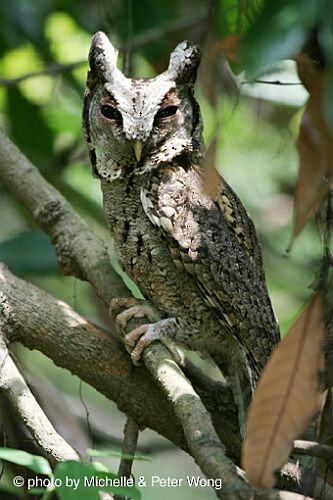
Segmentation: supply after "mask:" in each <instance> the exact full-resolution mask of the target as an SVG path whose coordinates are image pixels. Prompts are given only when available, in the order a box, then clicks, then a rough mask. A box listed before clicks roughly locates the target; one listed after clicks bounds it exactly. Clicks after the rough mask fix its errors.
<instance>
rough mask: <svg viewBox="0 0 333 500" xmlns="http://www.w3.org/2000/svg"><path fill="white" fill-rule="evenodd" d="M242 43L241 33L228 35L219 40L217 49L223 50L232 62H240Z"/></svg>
mask: <svg viewBox="0 0 333 500" xmlns="http://www.w3.org/2000/svg"><path fill="white" fill-rule="evenodd" d="M240 44H241V37H240V36H239V35H227V36H225V37H224V38H222V40H220V41H219V42H217V49H218V51H219V52H223V54H224V55H225V56H226V57H227V58H228V59H229V60H230V61H231V62H235V63H239V61H240Z"/></svg>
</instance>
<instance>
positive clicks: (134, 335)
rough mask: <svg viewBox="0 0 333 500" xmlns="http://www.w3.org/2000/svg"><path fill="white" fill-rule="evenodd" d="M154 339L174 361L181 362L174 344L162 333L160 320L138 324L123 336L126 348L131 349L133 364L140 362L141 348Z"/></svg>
mask: <svg viewBox="0 0 333 500" xmlns="http://www.w3.org/2000/svg"><path fill="white" fill-rule="evenodd" d="M165 321H168V320H165ZM155 340H159V341H160V342H161V343H162V344H163V345H164V346H165V347H166V348H167V349H168V350H169V351H170V353H171V354H172V356H173V357H174V359H175V362H176V363H177V364H181V362H182V360H181V356H180V354H179V352H178V350H177V348H176V345H175V344H174V342H173V341H172V340H171V339H170V338H167V337H166V336H165V335H164V333H163V330H162V325H161V324H160V322H157V323H153V324H147V325H141V326H138V327H137V328H135V329H134V330H132V331H131V332H130V333H128V334H127V335H126V336H125V337H124V341H125V346H126V349H127V350H128V349H131V358H132V362H133V364H134V365H136V366H138V365H139V364H140V363H139V361H140V359H141V355H142V352H143V350H144V349H145V348H146V347H148V346H149V345H150V344H151V343H152V342H154V341H155ZM135 342H136V344H135ZM134 345H135V347H134V349H133V346H134Z"/></svg>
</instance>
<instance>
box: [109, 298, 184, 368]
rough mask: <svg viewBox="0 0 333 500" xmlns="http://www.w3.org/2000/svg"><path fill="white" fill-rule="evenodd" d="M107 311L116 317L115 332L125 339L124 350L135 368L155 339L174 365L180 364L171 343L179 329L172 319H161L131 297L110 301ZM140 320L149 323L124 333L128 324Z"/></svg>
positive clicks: (154, 312)
mask: <svg viewBox="0 0 333 500" xmlns="http://www.w3.org/2000/svg"><path fill="white" fill-rule="evenodd" d="M110 311H111V313H112V315H113V316H114V317H115V318H116V326H117V330H118V331H119V333H120V334H121V335H122V336H123V338H124V344H125V348H126V350H127V351H128V352H129V353H130V355H131V358H132V362H133V364H134V365H136V366H138V365H139V364H140V358H141V354H142V351H143V350H144V349H145V348H146V347H147V346H149V345H150V344H151V343H152V342H154V341H155V340H159V341H160V342H162V344H163V345H164V346H165V347H166V348H167V349H168V350H169V351H170V353H171V354H172V355H173V357H174V358H175V361H176V363H178V364H181V356H180V354H179V352H178V349H177V348H176V345H175V344H174V342H173V340H172V339H173V338H174V336H175V332H176V331H177V326H178V325H177V320H176V319H175V318H168V319H164V320H161V319H160V316H159V314H158V312H157V311H156V310H155V309H154V308H153V307H152V306H150V305H149V304H148V303H147V302H146V301H144V300H139V299H135V298H133V297H126V298H118V299H113V300H112V301H111V305H110ZM141 318H147V319H148V321H149V322H150V323H148V324H143V325H140V326H138V327H136V328H134V330H132V331H130V333H127V334H126V331H127V330H128V327H130V325H129V323H130V321H131V320H133V319H141Z"/></svg>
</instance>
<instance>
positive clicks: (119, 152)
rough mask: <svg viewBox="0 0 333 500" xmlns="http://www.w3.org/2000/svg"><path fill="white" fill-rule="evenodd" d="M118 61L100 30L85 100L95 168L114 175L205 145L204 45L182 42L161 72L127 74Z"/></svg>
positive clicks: (154, 165) (147, 168) (141, 170)
mask: <svg viewBox="0 0 333 500" xmlns="http://www.w3.org/2000/svg"><path fill="white" fill-rule="evenodd" d="M116 62H117V51H116V50H115V48H114V47H113V46H112V44H111V42H110V41H109V39H108V38H107V36H106V35H105V34H104V33H101V32H99V33H96V35H95V36H94V37H93V40H92V44H91V49H90V53H89V64H90V70H89V72H88V76H87V90H86V94H85V105H84V126H85V132H86V137H87V141H88V144H89V148H90V156H91V161H92V164H93V168H94V172H95V173H96V174H97V175H99V176H101V177H103V178H107V179H109V180H110V181H113V180H115V179H118V178H119V177H123V176H126V175H128V173H134V174H135V175H142V174H144V173H145V172H148V171H150V170H152V169H156V168H160V167H161V168H163V165H164V164H165V163H166V162H171V161H173V160H174V159H175V158H177V157H178V156H179V155H183V154H188V153H191V154H192V153H193V151H194V149H196V150H197V151H199V148H200V144H201V143H202V137H201V131H202V127H201V120H200V112H199V107H198V104H197V103H196V101H195V99H194V96H193V86H194V82H195V79H196V73H197V68H198V65H199V62H200V50H199V48H198V47H197V46H195V45H193V44H191V43H190V42H182V43H180V44H179V45H178V46H177V47H176V48H175V50H174V51H173V52H172V53H171V55H170V62H169V66H168V68H167V70H166V71H164V72H163V73H161V74H160V75H158V76H156V77H155V78H149V79H142V78H133V79H132V78H127V77H126V76H125V75H124V74H123V73H122V72H121V71H120V70H119V69H118V68H117V66H116ZM196 154H200V152H199V153H196Z"/></svg>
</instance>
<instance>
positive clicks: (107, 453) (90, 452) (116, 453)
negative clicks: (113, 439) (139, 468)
mask: <svg viewBox="0 0 333 500" xmlns="http://www.w3.org/2000/svg"><path fill="white" fill-rule="evenodd" d="M87 454H88V455H90V456H92V457H119V458H125V459H130V460H143V461H146V462H151V459H150V458H149V457H147V456H145V455H130V454H127V453H122V452H121V451H113V450H94V449H91V448H88V449H87Z"/></svg>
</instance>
